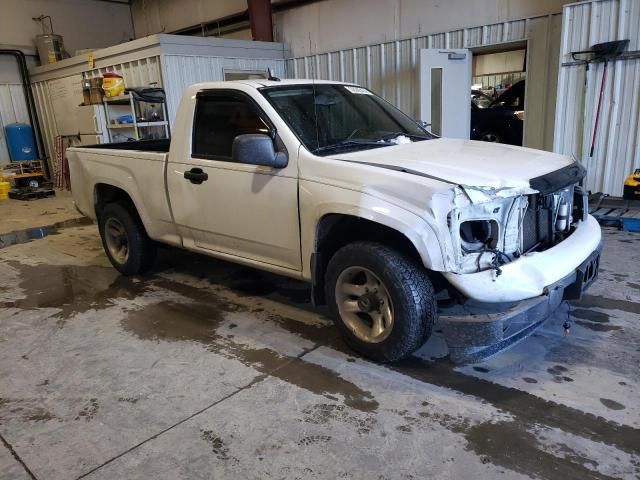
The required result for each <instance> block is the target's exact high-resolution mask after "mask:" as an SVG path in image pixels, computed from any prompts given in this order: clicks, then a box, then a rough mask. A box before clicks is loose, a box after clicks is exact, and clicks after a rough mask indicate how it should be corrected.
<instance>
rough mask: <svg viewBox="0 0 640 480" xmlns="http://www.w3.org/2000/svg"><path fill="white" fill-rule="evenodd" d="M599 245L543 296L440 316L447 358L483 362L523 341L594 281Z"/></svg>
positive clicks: (474, 304) (467, 306) (474, 305)
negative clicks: (447, 350)
mask: <svg viewBox="0 0 640 480" xmlns="http://www.w3.org/2000/svg"><path fill="white" fill-rule="evenodd" d="M601 251H602V244H601V243H598V245H597V246H596V248H595V249H594V250H592V251H591V252H590V253H589V255H588V256H587V258H586V259H585V260H584V261H583V262H582V263H581V264H580V265H579V266H578V267H577V268H576V269H575V270H574V271H573V272H571V273H570V274H569V275H567V276H565V277H564V278H562V279H560V280H559V281H557V282H555V283H554V284H553V285H549V286H547V287H545V291H544V294H543V295H540V296H538V297H535V298H530V299H528V300H524V301H521V302H518V303H515V304H514V303H513V302H511V303H508V304H483V303H481V302H474V301H470V302H467V303H465V305H464V306H458V307H454V308H453V309H451V310H449V311H446V312H441V314H440V317H439V320H438V321H439V322H440V325H441V328H442V331H443V333H444V337H445V340H446V342H447V346H448V347H449V357H450V359H451V360H452V361H453V362H455V363H474V362H478V361H481V360H485V359H487V358H489V357H491V356H493V355H495V354H497V353H499V352H501V351H503V350H505V349H507V348H509V347H511V346H513V345H515V344H516V343H518V342H519V341H521V340H523V339H524V338H526V337H527V336H529V335H530V334H531V333H533V331H534V330H535V329H536V328H537V327H538V326H539V325H541V324H542V322H544V321H545V320H546V319H547V318H548V317H549V316H550V315H551V314H552V313H553V312H554V311H555V310H556V309H557V308H558V307H559V306H560V304H561V303H562V301H563V300H576V299H579V298H580V297H581V295H582V293H583V292H584V291H585V290H586V289H587V288H589V286H590V285H591V284H592V283H593V282H594V281H595V280H596V278H597V277H598V269H599V267H600V253H601Z"/></svg>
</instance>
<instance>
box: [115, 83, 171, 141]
mask: <svg viewBox="0 0 640 480" xmlns="http://www.w3.org/2000/svg"><path fill="white" fill-rule="evenodd" d="M103 102H104V108H105V112H106V116H107V131H108V134H109V142H110V143H114V142H116V141H118V140H114V137H115V136H116V132H127V131H130V132H132V133H133V136H132V137H128V138H129V139H135V140H141V139H144V138H145V136H146V135H145V134H144V133H142V132H141V129H146V128H157V127H164V128H163V130H164V137H160V138H169V135H170V134H169V122H168V121H167V105H166V103H158V102H145V101H143V100H136V99H135V98H133V95H131V94H130V93H125V94H123V95H119V96H117V97H104V99H103ZM142 103H147V104H152V105H162V119H161V120H151V121H139V120H138V118H139V115H138V113H139V112H140V110H141V109H140V107H139V104H142ZM126 106H128V107H129V108H128V109H127V110H125V109H120V112H117V113H116V109H118V108H119V107H126ZM127 114H129V115H131V117H132V120H133V121H132V122H131V123H117V119H116V118H117V117H120V116H122V115H127ZM120 135H124V136H126V134H125V133H122V134H120Z"/></svg>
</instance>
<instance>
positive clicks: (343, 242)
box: [67, 79, 601, 361]
mask: <svg viewBox="0 0 640 480" xmlns="http://www.w3.org/2000/svg"><path fill="white" fill-rule="evenodd" d="M67 155H68V159H69V166H70V170H71V185H72V190H73V198H74V200H75V203H76V205H77V208H78V209H79V210H80V211H81V212H82V213H83V214H85V215H87V216H88V217H91V218H93V219H95V220H97V222H98V224H99V228H100V234H101V236H102V241H103V245H104V249H105V252H106V254H107V256H108V257H109V260H110V261H111V263H112V264H113V266H114V267H115V268H116V269H118V270H119V271H120V272H122V273H123V274H125V275H133V274H139V273H142V272H144V271H145V270H147V269H148V268H149V267H150V266H151V265H152V263H153V261H154V258H155V251H156V242H159V243H164V244H168V245H173V246H176V247H180V248H185V249H188V250H192V251H194V252H200V253H203V254H205V255H210V256H213V257H218V258H222V259H225V260H229V261H232V262H236V263H241V264H244V265H249V266H252V267H255V268H259V269H263V270H268V271H270V272H275V273H278V274H282V275H286V276H289V277H294V278H297V279H302V280H305V281H308V282H310V283H311V284H312V293H311V295H312V297H313V301H314V302H315V303H316V304H323V303H326V304H327V305H328V307H329V309H330V311H331V313H332V315H333V316H334V317H335V321H336V323H337V325H338V326H339V328H340V329H341V330H342V332H343V333H344V336H345V339H346V341H347V343H348V344H349V345H350V346H351V347H352V348H353V349H355V350H356V351H358V352H360V353H361V354H363V355H365V356H368V357H370V358H373V359H375V360H378V361H394V360H398V359H402V358H405V357H407V356H409V355H410V354H411V353H413V352H414V351H415V350H416V349H418V348H419V347H420V346H421V345H423V344H424V343H425V342H426V340H427V339H428V338H429V336H430V335H431V332H432V330H433V327H434V323H435V321H436V319H437V317H438V315H439V306H440V307H441V308H440V310H441V311H440V321H441V322H442V325H443V327H442V330H443V332H444V336H445V339H446V341H447V343H448V345H449V349H450V352H451V358H452V359H453V360H455V361H474V360H476V359H479V358H484V357H487V356H489V355H492V354H494V353H495V352H497V351H499V350H501V349H503V348H505V347H506V346H508V345H509V344H513V343H515V342H516V341H518V340H519V339H521V338H523V337H524V336H526V335H527V334H528V333H530V332H531V331H532V330H533V329H534V328H535V327H536V326H537V325H538V324H539V323H540V322H542V321H543V320H544V319H545V318H546V317H548V316H549V314H550V313H551V312H552V311H553V310H554V309H555V308H556V307H557V306H558V305H559V304H560V302H561V301H562V300H564V299H573V298H579V296H580V295H581V293H582V291H583V290H584V289H585V288H586V287H587V286H588V285H589V284H590V283H591V282H592V281H593V280H594V279H595V278H596V276H597V271H598V263H599V255H600V249H601V246H600V245H601V232H600V227H599V225H598V223H597V222H596V220H595V219H594V218H593V217H591V216H589V214H588V211H587V203H586V196H585V195H584V193H583V192H582V190H581V189H580V188H579V187H578V183H579V182H580V180H581V179H582V177H583V176H584V173H585V171H584V168H583V167H582V166H581V165H580V164H579V163H577V162H575V161H574V160H572V159H571V158H569V157H566V156H563V155H559V154H555V153H549V152H543V151H538V150H532V149H528V148H520V147H513V146H506V145H498V144H493V143H483V142H475V141H468V140H457V139H445V138H437V137H435V136H434V135H432V134H430V133H429V132H428V131H427V130H425V129H424V128H423V127H422V126H421V125H420V124H419V123H417V122H416V121H414V120H413V119H411V118H409V117H408V116H407V115H405V114H404V113H402V112H401V111H399V110H398V109H396V108H395V107H393V106H392V105H390V104H389V103H388V102H386V101H385V100H383V99H381V98H380V97H378V96H376V95H375V94H373V93H372V92H371V91H369V90H367V89H365V88H362V87H359V86H357V85H353V84H345V83H337V82H324V81H323V82H319V81H315V82H312V81H304V80H283V81H279V80H277V79H273V80H264V81H262V80H255V81H234V82H220V83H201V84H197V85H193V86H191V87H189V88H188V89H187V90H186V91H185V93H184V96H183V98H182V103H181V104H180V107H179V109H178V112H177V116H176V119H175V122H174V127H173V138H172V139H171V141H170V142H169V141H168V140H166V141H140V142H131V143H122V144H106V145H96V146H94V147H78V148H70V149H68V152H67ZM452 301H453V302H452ZM456 302H457V303H458V304H460V303H462V304H464V306H465V308H463V309H462V310H460V309H459V311H458V313H455V309H454V313H447V312H446V308H444V307H445V306H447V305H450V304H451V303H456ZM467 307H468V308H467ZM472 307H473V308H477V311H476V313H473V312H472V310H473V308H472ZM469 312H472V313H473V314H470V313H469Z"/></svg>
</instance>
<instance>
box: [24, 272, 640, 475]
mask: <svg viewBox="0 0 640 480" xmlns="http://www.w3.org/2000/svg"><path fill="white" fill-rule="evenodd" d="M203 263H204V262H203ZM22 268H23V266H21V267H20V269H22ZM59 268H64V267H55V269H59ZM77 268H80V269H82V268H98V267H77ZM199 268H202V269H203V270H205V271H206V270H208V269H209V268H208V267H207V266H206V264H205V266H204V267H199ZM104 270H109V271H111V272H112V273H113V274H114V275H115V276H117V277H118V278H123V277H119V276H118V274H117V272H115V270H111V269H102V270H99V271H96V272H94V273H96V274H97V275H98V278H100V275H105V277H108V276H109V275H108V274H105V273H104ZM187 271H189V269H187ZM71 272H72V273H71V277H70V278H71V279H72V280H70V283H71V284H74V285H73V288H72V291H71V293H68V292H67V293H61V294H59V293H55V292H51V293H50V294H49V295H50V299H49V300H48V301H45V300H43V299H45V298H46V297H47V295H46V294H45V295H41V296H42V297H43V299H41V300H43V302H42V303H43V305H47V306H55V305H56V304H58V305H59V304H60V299H62V301H63V306H64V302H66V301H68V300H65V299H68V298H73V299H76V298H77V299H78V300H79V304H80V308H78V309H76V310H73V309H69V310H68V311H64V312H65V313H63V314H62V318H65V317H66V318H68V317H69V316H72V315H74V314H75V313H77V312H82V311H86V309H91V308H103V307H108V306H110V305H112V300H113V298H116V299H117V298H136V297H137V296H138V295H142V294H144V293H145V292H146V291H147V289H148V288H166V289H168V290H170V291H172V292H174V293H179V294H181V295H184V296H185V297H187V299H188V300H189V301H188V302H186V303H180V302H175V301H164V302H161V303H159V304H155V305H151V306H147V307H145V308H142V309H138V310H133V311H129V312H128V313H127V315H126V318H125V319H123V321H122V324H121V325H122V327H123V329H124V331H126V332H128V333H130V334H132V335H135V336H136V337H138V338H140V339H142V340H147V341H193V342H197V343H200V344H202V345H204V346H206V348H207V349H209V350H210V351H212V352H216V353H220V354H222V355H226V356H229V357H231V358H235V359H237V360H239V361H241V362H243V363H244V364H246V365H248V366H251V367H253V368H255V369H256V370H258V371H260V372H262V373H265V374H270V375H272V376H274V377H277V378H279V379H281V380H283V381H286V382H287V383H290V384H292V385H296V386H298V387H300V388H304V389H306V390H308V391H311V392H314V393H316V394H318V395H322V396H324V397H325V398H327V399H330V400H332V401H334V402H336V403H326V404H318V405H316V406H314V407H309V408H308V409H305V411H303V412H302V413H303V416H302V417H301V419H300V421H305V422H308V423H311V424H318V425H320V424H329V423H330V422H332V421H338V422H342V423H348V424H351V425H353V426H354V428H355V429H357V431H358V433H360V434H362V435H366V434H367V433H369V432H370V431H371V429H372V428H373V426H374V425H376V412H377V411H378V409H379V405H378V402H377V401H376V399H375V398H374V396H373V395H372V394H371V392H368V391H366V390H364V389H362V388H361V387H359V386H358V385H356V384H354V383H352V382H349V381H347V380H345V379H343V378H342V377H340V376H339V375H338V374H337V373H336V372H335V371H333V370H330V369H326V368H324V367H322V366H320V365H317V364H314V363H312V362H308V361H305V359H304V357H303V358H296V357H287V356H282V355H280V354H279V353H277V352H276V351H273V350H270V349H266V348H257V347H255V346H247V345H241V344H234V343H233V342H232V341H230V340H228V339H226V337H225V338H222V337H221V336H220V332H219V331H218V330H219V327H220V325H221V323H222V320H224V319H225V317H226V315H227V314H228V313H231V312H234V311H243V310H251V307H250V306H248V305H255V299H248V301H247V302H244V301H242V299H241V300H240V301H239V302H237V303H234V302H235V301H234V302H229V301H227V300H225V299H224V298H222V297H221V296H220V297H217V296H216V295H215V294H213V293H212V292H211V291H210V290H205V289H198V288H194V287H189V286H185V285H180V284H179V283H178V282H172V281H167V280H166V279H160V278H158V277H150V278H148V279H147V280H145V281H144V282H138V283H141V284H142V285H138V283H136V282H135V280H131V279H125V280H124V282H125V283H123V284H121V285H120V286H118V285H115V286H114V285H113V283H114V282H115V278H112V279H111V281H105V282H104V283H103V282H102V281H99V282H98V286H95V285H94V286H82V285H81V286H80V287H77V286H76V285H75V283H80V284H82V283H85V282H87V281H88V280H89V278H88V277H91V275H89V274H87V275H88V277H85V276H84V275H85V273H84V272H88V270H87V271H82V270H81V273H78V272H77V271H73V269H72V270H71ZM100 272H102V273H100ZM51 273H52V272H49V274H51ZM58 273H60V272H59V271H58ZM223 277H224V275H223ZM91 278H93V277H91ZM206 278H208V279H209V281H210V283H211V284H213V285H214V286H217V287H221V288H226V287H227V283H228V284H232V283H233V282H238V281H239V280H238V279H235V278H230V279H228V280H224V279H223V280H220V281H218V280H217V279H218V278H219V277H218V275H215V276H213V275H210V274H209V275H208V276H207V277H206ZM32 280H33V278H32ZM129 281H131V282H133V283H132V284H129V283H126V282H129ZM43 282H44V281H43ZM225 282H227V283H225ZM48 283H49V282H44V283H43V285H42V287H44V286H45V285H46V284H48ZM24 285H25V286H26V285H27V284H24ZM21 286H22V284H21ZM31 287H32V285H31V283H29V287H28V288H29V289H31ZM35 287H36V289H41V288H42V287H39V286H38V283H37V282H36V283H35ZM245 287H246V284H245V285H244V286H242V285H241V286H240V287H239V288H238V287H237V288H236V289H233V287H230V289H231V290H232V291H233V292H235V293H236V294H237V293H238V292H241V291H242V289H243V288H245ZM251 288H252V287H251V286H249V287H248V290H247V289H245V290H244V292H243V293H245V294H246V296H251V295H250V294H249V293H247V292H250V291H251ZM293 289H294V290H301V289H297V288H293ZM63 290H64V289H63ZM104 290H107V291H108V292H107V293H106V294H104V297H103V295H102V293H101V292H102V291H104ZM56 292H57V290H56ZM83 292H84V293H83ZM112 295H114V296H112ZM266 295H267V296H270V297H271V298H277V293H276V292H274V291H272V292H271V293H268V294H266ZM30 296H31V292H30ZM39 296H40V295H39ZM240 296H242V295H240ZM587 297H588V298H586V299H584V301H585V304H582V305H580V307H582V308H581V309H577V310H585V311H588V312H593V311H591V310H588V309H589V308H593V307H596V308H608V307H606V306H602V305H606V304H607V301H610V302H613V301H611V300H609V299H606V298H604V297H597V296H592V297H590V298H589V296H587ZM25 300H26V299H25ZM285 300H286V301H283V302H282V303H289V302H293V303H294V304H295V303H296V302H297V301H299V300H300V299H296V297H295V295H292V296H290V298H289V299H285ZM30 301H31V302H34V300H30ZM74 302H75V300H74ZM35 303H36V304H38V305H39V302H35ZM22 305H28V303H25V304H22ZM615 305H616V306H615V307H613V308H620V301H617V300H616V301H615ZM154 306H155V307H157V308H156V309H154V308H153V307H154ZM296 306H298V305H296ZM300 307H301V308H308V306H305V304H304V303H303V302H301V304H300ZM622 307H623V308H621V309H622V310H625V309H632V310H633V309H635V308H638V309H640V305H639V304H637V303H634V302H627V303H624V302H623V303H622ZM256 310H257V309H256ZM314 311H315V312H321V311H320V310H314ZM626 311H629V310H626ZM61 313H62V312H61ZM254 313H255V314H257V315H258V316H260V318H263V319H264V321H271V322H274V323H276V324H278V325H279V326H281V327H282V328H284V329H286V330H287V331H290V332H291V333H294V334H295V335H298V336H300V337H301V338H304V339H306V340H309V341H311V342H313V343H314V344H316V345H332V343H331V342H332V341H334V339H336V338H339V336H338V334H337V332H336V329H335V328H333V327H332V326H331V325H330V324H329V323H327V324H320V325H318V324H314V325H310V324H307V323H304V322H302V321H300V320H297V319H295V318H289V317H285V316H281V315H277V314H272V313H270V312H269V311H268V310H264V309H262V310H258V311H256V312H254ZM595 313H598V312H595ZM579 315H583V318H582V319H583V320H587V322H591V323H593V324H606V323H607V322H605V321H604V320H603V318H604V317H602V316H600V317H598V316H597V315H596V316H594V315H591V314H586V315H591V318H586V319H585V318H584V315H585V314H584V313H580V314H579ZM578 318H580V317H579V316H578ZM594 318H599V320H598V319H594ZM607 320H608V318H607ZM227 328H230V325H228V324H227ZM239 330H240V329H239ZM336 344H337V345H338V346H337V347H336V348H338V349H339V350H341V351H346V349H345V348H344V345H342V348H340V346H339V342H338V341H336ZM332 346H333V345H332ZM389 368H391V369H392V370H395V371H397V372H398V373H401V374H403V375H407V376H409V377H412V378H414V379H417V380H420V381H423V382H425V383H430V384H434V385H438V386H444V387H447V388H451V389H453V390H455V391H458V392H462V393H465V394H469V395H474V396H476V397H477V398H479V399H480V400H482V401H486V402H488V403H490V404H492V405H493V406H495V407H496V408H498V409H500V410H502V411H504V412H508V413H510V414H512V415H513V416H514V418H515V420H514V421H513V422H498V423H489V424H482V425H478V426H473V427H471V426H469V425H468V424H466V423H465V422H464V421H463V420H462V419H452V418H440V419H439V422H440V423H441V424H442V425H445V426H446V427H447V428H449V429H451V430H453V431H457V432H460V433H462V434H463V435H464V437H465V439H466V440H467V442H468V447H469V449H470V450H473V451H474V452H476V453H478V454H479V455H481V456H482V458H483V459H485V458H486V459H488V461H491V462H492V463H495V464H496V465H501V466H504V467H505V468H509V469H512V470H515V471H519V472H523V473H525V474H528V475H533V476H541V477H544V476H548V475H549V476H553V475H551V474H550V472H552V470H550V469H553V472H556V471H557V472H561V473H563V474H565V473H566V472H567V471H568V469H569V467H571V468H575V472H574V474H573V475H571V474H570V473H566V475H565V476H567V478H599V477H598V476H597V475H596V474H595V473H594V472H593V471H592V470H587V469H586V467H585V465H586V464H587V460H585V459H580V458H572V459H571V460H567V459H562V458H558V457H555V456H553V455H549V454H547V453H546V452H544V451H542V447H541V446H540V445H539V444H538V441H537V439H536V438H535V436H533V435H532V434H531V433H529V431H528V430H530V429H531V427H532V426H533V425H539V424H541V425H548V426H551V427H555V428H560V429H562V430H564V431H566V432H569V433H572V434H575V435H581V436H584V437H585V438H590V439H593V440H594V441H601V442H604V443H607V444H613V445H616V446H618V447H619V448H621V449H623V450H625V451H632V452H637V451H638V450H640V444H639V440H638V439H640V431H639V430H638V429H634V428H633V427H628V426H623V425H617V424H615V423H613V422H608V421H606V420H604V419H603V418H599V417H595V416H593V415H589V414H585V413H583V412H580V411H578V410H575V409H573V408H570V407H566V406H564V405H559V404H556V403H554V402H549V401H545V400H543V399H541V398H539V397H535V396H533V395H531V394H529V393H527V392H523V391H520V390H517V389H513V388H509V387H504V386H501V385H498V384H492V383H489V382H486V381H483V380H481V379H479V378H476V377H473V376H470V375H465V374H462V373H460V372H457V371H455V370H454V368H453V366H451V365H450V364H449V363H448V362H446V361H441V362H435V363H431V362H426V361H422V360H419V359H411V360H409V361H407V362H404V363H401V364H398V365H393V366H390V367H389ZM478 368H479V369H482V368H484V367H478ZM487 370H488V369H487ZM551 370H553V372H552V371H551ZM476 371H480V372H482V371H483V370H478V369H476ZM567 371H568V370H567V368H566V367H564V366H562V365H555V366H554V367H552V368H551V369H550V371H549V373H551V374H552V375H554V377H558V378H560V379H561V381H572V379H571V378H570V377H568V376H567V375H566V373H567ZM523 381H525V382H527V383H537V380H535V379H533V378H530V377H523ZM342 399H344V402H343V403H342ZM119 401H121V400H120V399H119ZM123 401H126V402H128V400H123ZM136 401H137V400H136ZM605 401H608V402H613V403H610V404H609V405H607V404H606V403H604V402H605ZM601 402H603V404H604V405H605V406H607V407H608V408H612V409H614V410H615V409H618V410H619V409H620V408H616V407H618V406H620V407H622V409H624V408H625V407H624V406H623V405H621V404H619V403H617V402H615V401H613V400H609V399H601ZM129 403H135V402H129ZM95 408H96V410H95V411H93V413H91V403H89V404H87V405H86V406H85V407H84V408H83V411H85V409H87V410H86V412H87V414H85V415H83V416H82V417H83V418H84V417H87V416H89V414H91V415H90V418H93V415H95V414H96V412H97V402H96V406H95ZM78 417H81V415H78ZM53 418H55V417H53ZM421 418H425V419H429V418H431V419H433V418H437V417H435V416H433V415H432V414H431V413H429V412H421V413H420V414H419V415H417V416H416V415H415V414H406V415H404V417H403V421H402V423H401V424H400V425H398V431H400V432H402V433H407V434H410V433H411V432H412V431H413V429H414V428H419V427H420V419H421ZM35 421H37V420H35ZM41 421H46V420H41ZM87 421H88V420H87ZM403 429H404V430H403ZM202 435H203V437H202V439H203V440H204V441H207V442H209V443H210V444H211V446H212V450H213V451H214V454H216V455H218V453H219V452H222V453H220V454H221V455H223V457H224V456H225V455H226V457H227V458H230V455H229V450H228V447H226V446H225V445H224V442H223V441H222V439H221V438H220V437H219V436H217V435H215V433H214V432H212V431H202ZM500 436H502V437H504V438H507V439H510V440H511V442H512V443H513V444H514V445H519V446H520V447H521V448H522V449H523V451H524V452H528V453H527V456H528V457H531V458H537V459H539V461H540V462H546V463H547V464H548V470H540V469H541V468H542V467H540V466H539V465H537V464H533V463H531V462H529V460H527V461H526V462H524V464H520V465H513V462H514V461H515V460H514V459H515V458H519V457H520V456H521V455H516V454H513V451H512V450H510V449H508V448H505V446H504V445H500V444H498V445H496V444H495V440H493V439H494V438H495V437H500ZM309 442H311V443H309V444H310V445H311V444H313V442H312V441H311V440H309ZM318 443H322V442H318ZM214 448H215V449H217V450H214ZM225 448H227V450H226V453H224V449H225ZM548 455H549V456H550V458H548ZM545 468H547V467H545ZM553 472H552V473H553Z"/></svg>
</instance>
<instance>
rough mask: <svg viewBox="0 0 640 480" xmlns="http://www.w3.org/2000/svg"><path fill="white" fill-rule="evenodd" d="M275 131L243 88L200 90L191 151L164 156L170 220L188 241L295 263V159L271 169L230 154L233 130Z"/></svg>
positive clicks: (279, 263)
mask: <svg viewBox="0 0 640 480" xmlns="http://www.w3.org/2000/svg"><path fill="white" fill-rule="evenodd" d="M273 131H274V128H273V126H272V124H271V122H270V121H269V119H268V117H267V116H266V115H265V114H264V112H262V110H261V109H260V107H259V106H258V104H257V103H256V101H255V100H253V99H252V98H251V97H250V96H249V95H247V94H245V93H243V92H240V91H238V90H212V91H205V92H200V94H198V96H197V97H196V107H195V118H194V125H193V137H192V142H191V152H190V154H189V155H188V157H187V158H184V159H170V162H171V163H170V164H169V167H168V171H167V184H168V189H169V195H170V198H171V206H172V208H173V215H174V220H175V222H176V224H177V225H178V226H179V227H180V229H181V231H182V232H185V233H186V235H184V237H185V238H184V243H185V246H186V247H191V248H194V249H198V250H203V251H211V252H217V253H220V254H223V255H228V256H233V257H240V258H243V259H247V260H252V261H256V262H260V263H266V264H270V265H275V266H278V267H283V268H286V269H292V270H300V269H301V259H300V232H299V222H298V195H297V192H298V177H297V168H296V162H297V158H295V157H294V156H293V155H289V163H288V165H287V166H286V167H285V168H282V169H276V168H273V167H265V166H259V165H250V164H243V163H237V162H234V161H233V159H232V157H231V150H232V144H233V140H234V139H235V137H236V136H238V135H242V134H247V133H264V134H271V132H273ZM280 148H281V149H282V148H284V147H283V146H281V147H280ZM185 173H187V175H186V177H187V178H185ZM194 173H195V174H194Z"/></svg>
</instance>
